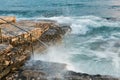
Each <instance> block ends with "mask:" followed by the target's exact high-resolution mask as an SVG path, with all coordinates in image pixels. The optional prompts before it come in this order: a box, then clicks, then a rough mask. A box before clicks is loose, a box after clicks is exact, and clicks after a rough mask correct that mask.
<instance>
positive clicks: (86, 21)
mask: <svg viewBox="0 0 120 80" xmlns="http://www.w3.org/2000/svg"><path fill="white" fill-rule="evenodd" d="M22 19H28V20H29V19H33V20H42V19H43V20H55V21H57V22H58V23H60V24H69V25H71V28H72V34H86V32H88V31H89V28H90V27H92V28H98V27H103V26H107V27H120V26H119V25H120V22H112V21H108V20H106V19H104V18H100V17H96V16H79V17H64V16H59V17H34V18H19V20H22Z"/></svg>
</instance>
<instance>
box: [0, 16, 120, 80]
mask: <svg viewBox="0 0 120 80" xmlns="http://www.w3.org/2000/svg"><path fill="white" fill-rule="evenodd" d="M2 19H3V20H2ZM70 31H71V28H70V26H69V25H64V24H58V23H57V22H55V21H49V20H40V21H32V20H21V21H17V20H16V18H15V17H5V16H4V17H0V42H1V43H0V80H120V79H118V78H113V77H111V76H104V75H89V74H86V73H77V72H74V71H69V70H67V69H66V66H67V65H66V64H61V63H53V62H44V61H40V60H37V61H35V60H30V57H31V55H33V54H34V51H39V52H40V51H43V50H45V49H47V47H49V46H50V45H55V44H56V43H59V42H61V40H62V37H63V36H64V35H65V34H66V33H67V32H70Z"/></svg>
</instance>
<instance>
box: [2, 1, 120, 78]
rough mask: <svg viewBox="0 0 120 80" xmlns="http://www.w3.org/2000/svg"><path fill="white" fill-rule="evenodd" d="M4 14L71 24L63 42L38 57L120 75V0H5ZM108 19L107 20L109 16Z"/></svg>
mask: <svg viewBox="0 0 120 80" xmlns="http://www.w3.org/2000/svg"><path fill="white" fill-rule="evenodd" d="M0 4H3V5H0V15H15V16H17V17H18V18H19V19H23V18H24V19H49V20H56V21H57V22H58V23H65V24H70V26H71V28H72V32H71V33H70V34H69V35H66V36H65V37H64V39H63V43H62V44H61V45H59V46H53V47H50V48H49V49H48V52H46V54H43V55H40V56H38V54H36V55H35V59H39V60H45V61H52V62H60V63H66V64H68V67H67V68H68V69H71V70H74V71H77V72H86V73H90V74H105V75H113V76H119V77H120V21H119V20H120V19H119V18H120V0H29V1H28V0H12V1H11V0H1V1H0ZM106 18H107V19H106Z"/></svg>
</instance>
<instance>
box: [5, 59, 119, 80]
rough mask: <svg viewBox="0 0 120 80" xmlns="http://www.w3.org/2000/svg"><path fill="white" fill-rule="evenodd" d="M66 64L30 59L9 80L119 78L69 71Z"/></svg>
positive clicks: (114, 79) (112, 79) (109, 79)
mask: <svg viewBox="0 0 120 80" xmlns="http://www.w3.org/2000/svg"><path fill="white" fill-rule="evenodd" d="M66 66H67V65H66V64H61V63H53V62H45V61H29V62H27V63H26V64H25V65H24V66H23V67H21V68H20V69H19V70H18V71H16V72H15V73H14V74H11V75H9V76H7V77H6V79H7V80H11V79H16V80H19V79H21V80H119V79H117V78H113V77H111V76H102V75H89V74H86V73H77V72H74V71H68V70H67V69H66Z"/></svg>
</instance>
